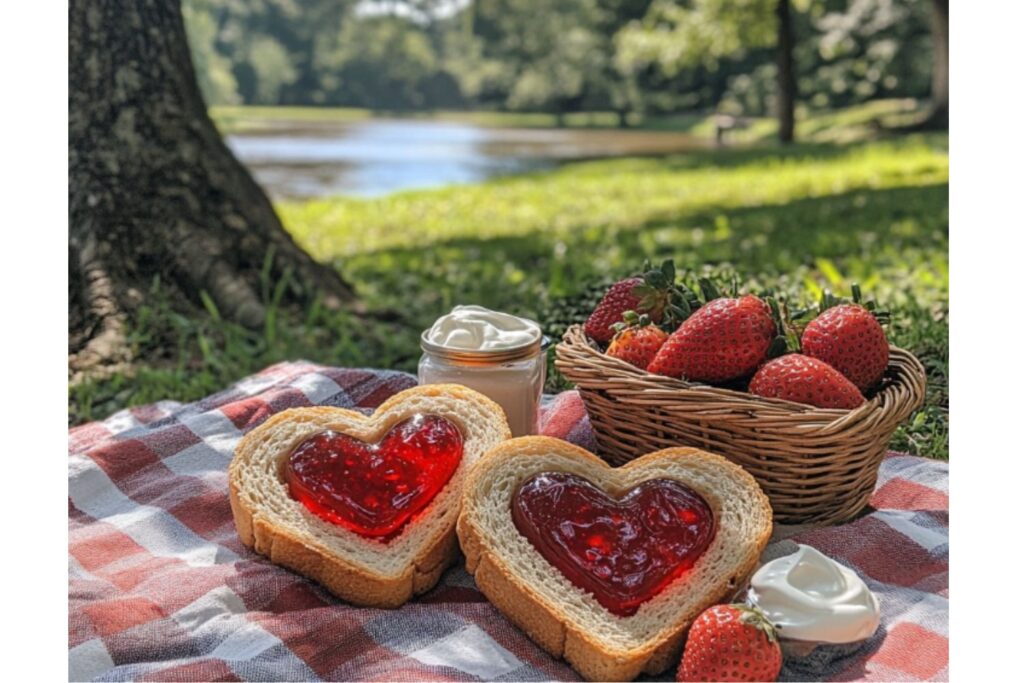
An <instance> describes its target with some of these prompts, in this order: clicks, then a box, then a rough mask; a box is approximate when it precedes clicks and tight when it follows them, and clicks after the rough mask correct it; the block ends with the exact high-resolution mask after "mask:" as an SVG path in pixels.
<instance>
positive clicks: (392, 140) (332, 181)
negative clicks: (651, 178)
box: [228, 120, 700, 198]
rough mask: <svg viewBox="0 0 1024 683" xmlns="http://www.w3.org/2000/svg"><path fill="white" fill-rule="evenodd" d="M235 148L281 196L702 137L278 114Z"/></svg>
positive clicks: (675, 145) (383, 185)
mask: <svg viewBox="0 0 1024 683" xmlns="http://www.w3.org/2000/svg"><path fill="white" fill-rule="evenodd" d="M228 144H229V145H230V146H231V148H232V149H233V150H234V152H235V154H236V155H238V157H239V158H240V159H241V160H242V161H243V162H244V163H245V164H246V165H248V166H249V168H250V169H252V170H253V172H254V173H255V175H256V179H257V180H258V181H259V182H260V184H261V185H263V187H264V188H266V189H267V190H268V191H269V192H270V194H271V196H273V197H275V198H299V197H319V196H328V195H339V194H342V195H354V196H377V195H382V194H388V193H390V192H396V191H399V190H408V189H417V188H428V187H439V186H443V185H450V184H454V183H473V182H479V181H481V180H485V179H487V178H490V177H493V176H497V175H506V174H513V173H522V172H525V171H531V170H536V169H543V168H549V167H552V166H554V165H556V164H558V163H560V162H563V161H567V160H573V159H583V158H592V157H604V156H619V155H624V154H664V153H669V152H678V151H684V150H687V149H693V148H694V147H696V146H699V145H700V143H699V142H698V141H696V140H694V138H692V137H691V136H688V135H685V134H680V133H661V132H642V131H617V130H559V129H508V128H489V127H483V126H476V125H471V124H464V123H448V122H436V121H404V120H372V121H366V122H359V123H334V122H327V123H320V122H318V123H315V124H311V123H308V122H302V123H299V122H282V121H277V122H274V124H272V125H268V126H266V127H264V128H261V129H259V130H251V131H247V132H245V133H240V134H235V135H230V136H228Z"/></svg>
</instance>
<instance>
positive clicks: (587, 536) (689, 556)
mask: <svg viewBox="0 0 1024 683" xmlns="http://www.w3.org/2000/svg"><path fill="white" fill-rule="evenodd" d="M512 520H513V522H514V523H515V525H516V529H518V530H519V533H521V534H522V535H523V536H525V537H526V538H527V540H529V541H530V543H532V544H533V546H534V547H535V548H536V549H537V551H538V552H540V554H541V555H543V556H544V559H546V560H547V561H548V562H550V563H551V564H553V565H554V566H555V567H557V568H558V570H559V571H561V572H562V574H564V575H565V577H566V578H567V579H569V580H570V581H571V582H572V583H573V584H575V585H576V586H579V587H580V588H582V589H583V590H585V591H587V592H589V593H592V594H593V595H594V598H595V599H596V600H597V601H598V602H599V603H600V604H601V605H603V606H604V607H605V608H606V609H607V610H608V611H609V612H611V613H612V614H617V615H619V616H621V617H628V616H630V615H632V614H635V613H636V611H637V609H639V608H640V605H641V604H643V603H644V602H646V601H648V600H650V599H651V598H653V597H654V596H655V595H657V594H658V592H659V591H661V590H662V589H663V588H665V587H666V586H668V585H669V584H670V583H672V581H674V580H675V579H677V578H679V577H680V576H682V575H683V574H684V573H685V572H686V571H687V570H688V569H690V568H691V567H692V566H693V565H694V563H695V562H696V561H697V558H699V557H700V556H701V554H703V553H704V551H705V550H707V547H708V545H710V544H711V541H712V539H713V538H714V536H715V518H714V514H713V513H712V511H711V507H710V506H709V505H708V504H707V501H705V500H704V499H703V498H702V497H701V496H700V495H699V494H698V493H697V492H696V491H693V490H692V489H690V488H688V487H686V486H684V485H683V484H681V483H679V482H677V481H673V480H671V479H652V480H649V481H645V482H643V483H642V484H640V485H639V486H637V487H635V488H633V489H632V490H630V491H629V492H628V493H626V495H625V496H623V497H622V498H621V499H618V500H615V499H613V498H611V497H609V496H608V494H606V493H605V492H604V491H602V490H601V489H599V488H597V487H596V486H594V484H592V483H591V482H589V481H587V480H586V479H583V478H582V477H578V476H576V475H574V474H567V473H560V472H549V473H542V474H538V475H535V476H534V477H532V478H530V479H528V480H527V481H526V482H525V483H524V484H523V485H522V486H520V487H519V490H518V491H516V494H515V496H513V498H512Z"/></svg>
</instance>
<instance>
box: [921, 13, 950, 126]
mask: <svg viewBox="0 0 1024 683" xmlns="http://www.w3.org/2000/svg"><path fill="white" fill-rule="evenodd" d="M931 24H932V45H933V46H934V48H933V49H934V56H933V58H932V110H931V113H930V114H929V115H928V119H927V120H926V123H927V125H928V127H930V128H936V129H939V128H949V0H932V17H931Z"/></svg>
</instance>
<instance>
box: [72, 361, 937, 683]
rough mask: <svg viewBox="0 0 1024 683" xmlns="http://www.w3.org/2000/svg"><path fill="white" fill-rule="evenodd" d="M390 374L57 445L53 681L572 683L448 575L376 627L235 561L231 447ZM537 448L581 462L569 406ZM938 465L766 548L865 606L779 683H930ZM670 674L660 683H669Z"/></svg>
mask: <svg viewBox="0 0 1024 683" xmlns="http://www.w3.org/2000/svg"><path fill="white" fill-rule="evenodd" d="M415 383H416V380H415V378H414V377H412V376H410V375H407V374H404V373H399V372H391V371H375V370H357V369H341V368H329V367H323V366H319V365H314V364H311V363H306V362H297V363H281V364H278V365H274V366H272V367H270V368H267V369H266V370H264V371H263V372H260V373H258V374H256V375H253V376H251V377H248V378H246V379H245V380H243V381H241V382H239V383H237V384H235V385H234V386H232V387H231V388H229V389H227V390H226V391H223V392H221V393H218V394H216V395H213V396H210V397H208V398H205V399H203V400H201V401H198V402H196V403H191V404H178V403H174V402H161V403H157V404H154V405H149V406H144V407H140V408H132V409H129V410H124V411H121V412H120V413H117V414H116V415H113V416H112V417H110V418H108V419H106V420H104V421H102V422H94V423H91V424H86V425H82V426H80V427H76V428H74V429H72V430H71V431H70V434H69V451H70V455H69V464H68V484H69V501H68V526H69V545H68V564H69V569H68V608H69V617H68V650H69V652H68V665H69V677H70V679H71V680H88V679H99V680H520V681H526V680H552V679H556V680H578V677H577V676H576V674H575V673H574V672H573V671H572V669H570V668H569V667H568V666H567V665H565V664H564V663H563V662H560V661H556V660H554V659H552V658H551V657H550V656H548V655H547V654H546V653H544V652H543V651H542V650H540V649H539V648H538V647H537V646H535V645H534V644H533V643H532V642H531V641H530V640H529V639H528V638H527V637H526V636H525V635H524V634H523V633H522V632H520V631H519V630H518V629H517V628H515V627H514V626H512V625H511V624H510V623H509V622H508V621H506V620H505V619H504V618H503V617H502V616H501V614H500V613H499V612H498V611H497V610H496V609H495V608H494V607H492V606H491V604H490V603H489V602H487V600H486V599H485V598H484V597H483V595H482V594H481V593H480V592H479V591H477V589H476V587H475V585H474V583H473V579H472V577H470V576H469V575H468V574H467V573H466V572H465V570H464V569H463V568H462V567H458V566H457V567H453V568H452V569H450V570H449V571H448V572H447V573H446V574H445V575H444V577H443V578H442V580H441V582H440V584H439V585H438V586H437V587H436V588H434V589H433V590H431V591H430V592H429V593H427V594H425V595H423V596H420V597H419V598H417V599H415V600H413V601H412V602H410V603H408V604H406V605H405V606H403V607H401V608H400V609H396V610H380V609H363V608H356V607H352V606H350V605H348V604H345V603H343V602H341V601H339V600H337V599H335V598H334V597H332V596H331V595H330V594H328V593H327V592H326V591H324V590H323V589H321V588H320V587H319V586H317V585H316V584H314V583H312V582H310V581H307V580H306V579H303V578H301V577H299V576H298V575H296V574H293V573H291V572H289V571H287V570H285V569H281V568H279V567H277V566H275V565H273V564H271V563H270V562H268V561H267V560H266V559H264V558H262V557H260V556H258V555H256V554H254V553H252V552H250V551H248V550H247V549H246V548H245V547H244V546H243V545H242V544H241V542H240V541H239V540H238V536H237V535H236V533H235V528H234V524H233V522H232V518H231V511H230V508H229V505H228V496H227V479H226V469H227V465H228V462H229V461H230V459H231V456H232V451H233V449H234V446H235V443H236V442H237V441H238V439H239V438H240V437H241V436H242V434H244V433H245V432H246V431H247V430H249V429H252V428H253V427H255V426H256V425H258V424H260V423H261V422H262V421H263V420H265V419H266V418H267V417H269V416H270V415H272V414H274V413H276V412H278V411H280V410H283V409H285V408H291V407H296V406H307V405H314V404H315V405H332V406H341V407H346V408H360V409H367V411H369V410H370V409H372V408H374V407H375V406H377V405H379V404H380V403H381V402H382V401H383V400H384V399H386V398H387V397H388V396H390V395H392V394H393V393H395V392H397V391H400V390H402V389H405V388H408V387H410V386H413V385H414V384H415ZM542 428H543V432H544V433H545V434H548V435H552V436H557V437H561V438H564V439H567V440H569V441H573V442H575V443H577V444H580V445H582V446H584V447H587V448H591V449H592V448H593V447H594V443H593V433H592V432H591V430H590V426H589V423H588V420H587V415H586V411H585V409H584V407H583V404H582V402H581V401H580V399H579V396H578V395H577V394H576V393H575V392H565V393H562V394H559V395H557V396H553V397H549V398H548V400H547V403H546V406H545V409H544V412H543V417H542ZM947 484H948V466H947V463H943V462H937V461H934V460H925V459H922V458H916V457H911V456H907V455H899V454H890V455H889V456H888V457H887V458H886V460H885V462H884V464H883V465H882V469H881V474H880V476H879V480H878V486H877V489H876V490H875V493H874V497H873V498H872V500H871V505H872V506H873V507H874V508H875V509H874V511H873V512H871V513H870V514H868V515H866V516H864V517H862V518H860V519H858V520H856V521H855V522H852V523H850V524H846V525H843V526H838V527H832V528H822V529H811V530H804V531H799V532H798V533H796V534H795V535H792V536H790V537H789V538H787V539H785V540H781V541H776V542H774V543H773V544H772V545H770V546H769V548H768V550H767V551H766V554H770V555H779V554H784V553H785V552H786V544H792V543H793V542H799V543H806V544H808V545H811V546H814V547H816V548H818V549H819V550H821V551H822V552H824V553H826V554H827V555H829V556H831V557H833V558H835V559H837V560H839V561H840V562H843V563H845V564H847V565H848V566H850V567H852V568H854V569H855V570H856V571H857V572H858V573H859V574H860V575H861V576H862V577H863V578H864V580H865V581H866V582H867V584H868V586H869V587H870V588H871V589H872V590H873V591H874V592H875V593H876V594H877V595H878V597H879V600H880V601H881V605H882V627H881V628H880V629H879V631H878V633H877V634H876V635H875V636H874V637H873V638H872V639H871V640H870V641H868V642H867V643H866V644H865V646H864V647H863V648H861V649H860V650H859V651H857V652H855V653H853V654H851V655H849V656H846V657H843V658H841V659H839V660H838V661H833V662H831V663H830V664H828V665H827V666H826V667H825V668H824V669H823V670H817V671H809V670H806V669H802V668H797V667H793V666H791V665H787V668H786V669H784V670H783V672H782V676H781V680H817V679H825V680H887V681H894V680H923V679H932V680H945V679H947V678H948V647H949V641H948V571H949V562H948V560H949V544H948V509H949V504H948V500H949V499H948V487H947ZM671 674H672V672H671V671H669V672H667V673H666V675H665V676H666V678H665V680H670V677H671Z"/></svg>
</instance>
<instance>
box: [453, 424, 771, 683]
mask: <svg viewBox="0 0 1024 683" xmlns="http://www.w3.org/2000/svg"><path fill="white" fill-rule="evenodd" d="M771 531H772V510H771V506H770V505H769V502H768V498H767V497H766V496H765V495H764V493H763V492H762V491H761V489H760V487H759V486H758V485H757V482H756V481H755V480H754V478H753V477H751V476H750V475H749V474H748V473H747V472H746V471H744V470H743V469H742V468H740V467H738V466H736V465H734V464H732V463H730V462H729V461H727V460H726V459H725V458H722V457H720V456H717V455H712V454H710V453H706V452H703V451H699V450H696V449H693V448H669V449H665V450H661V451H658V452H656V453H650V454H648V455H645V456H643V457H641V458H637V459H636V460H633V461H632V462H630V463H629V464H627V465H625V466H623V467H619V468H612V467H610V466H609V465H608V464H607V463H605V462H604V461H603V460H601V459H600V458H598V457H597V456H595V455H593V454H591V453H589V452H587V451H585V450H583V449H581V448H578V447H576V446H573V445H572V444H569V443H567V442H565V441H561V440H558V439H551V438H547V437H522V438H518V439H512V440H509V441H505V442H503V443H501V444H498V445H497V446H495V447H494V448H493V449H491V450H490V451H489V452H488V453H487V454H486V455H485V456H484V457H483V458H481V460H480V461H479V462H478V463H477V464H476V465H475V466H474V468H473V471H472V472H471V474H470V477H469V480H468V481H467V482H466V485H465V487H464V490H463V502H462V512H461V513H460V515H459V521H458V535H459V542H460V544H461V546H462V550H463V552H464V553H465V555H466V566H467V569H468V570H469V571H470V573H472V574H473V575H474V576H475V578H476V583H477V586H478V587H479V588H480V590H481V591H482V592H483V593H484V595H486V596H487V598H488V599H489V600H490V601H491V602H492V603H494V605H495V606H497V607H498V609H499V610H501V611H502V612H503V613H504V614H505V615H506V616H507V617H508V618H509V619H510V620H512V621H513V622H514V623H515V624H516V625H518V626H519V627H520V628H522V629H523V630H524V631H526V633H527V634H528V635H529V636H530V637H531V638H533V640H534V641H536V642H537V643H538V644H539V645H540V646H541V647H543V648H544V649H545V650H547V651H548V652H550V653H551V654H552V655H554V656H556V657H563V658H565V660H566V661H568V662H569V663H570V664H571V665H572V666H573V667H574V668H575V669H576V670H577V671H578V672H580V674H582V675H583V676H584V677H585V678H587V679H590V680H631V679H633V678H635V677H636V676H637V675H639V674H640V673H641V672H646V673H651V674H656V673H660V672H662V671H664V670H665V669H666V668H668V666H670V665H671V664H673V663H674V662H675V661H677V660H678V657H679V652H680V650H681V648H682V644H683V638H684V634H685V632H686V629H687V628H688V627H689V625H690V622H691V621H692V620H693V619H694V618H696V617H697V615H699V614H700V613H701V612H702V611H703V610H704V609H705V608H707V607H709V606H710V605H713V604H716V603H719V602H722V601H725V600H728V599H729V598H731V597H732V596H733V595H734V594H735V593H736V592H737V591H738V590H740V589H741V588H742V587H743V586H744V584H745V583H746V581H747V579H748V578H749V576H750V574H751V573H752V572H753V571H754V570H755V569H756V568H757V563H758V560H759V558H760V555H761V552H762V550H763V549H764V547H765V545H766V544H767V543H768V539H769V537H770V536H771Z"/></svg>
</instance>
